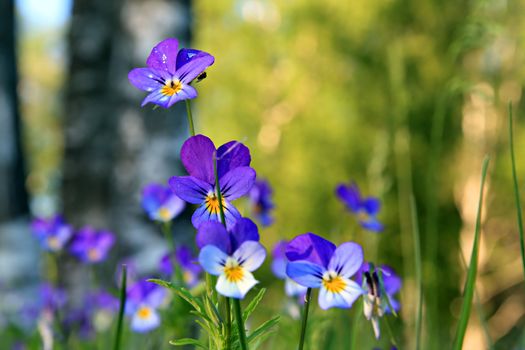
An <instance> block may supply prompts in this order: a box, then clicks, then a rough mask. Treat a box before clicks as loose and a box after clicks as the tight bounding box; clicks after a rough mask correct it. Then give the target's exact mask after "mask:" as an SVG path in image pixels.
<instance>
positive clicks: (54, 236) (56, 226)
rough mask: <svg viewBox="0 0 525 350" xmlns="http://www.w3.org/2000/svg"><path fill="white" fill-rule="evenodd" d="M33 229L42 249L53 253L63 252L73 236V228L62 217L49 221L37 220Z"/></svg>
mask: <svg viewBox="0 0 525 350" xmlns="http://www.w3.org/2000/svg"><path fill="white" fill-rule="evenodd" d="M31 228H32V230H33V234H34V235H35V237H36V238H37V239H38V241H39V242H40V245H41V246H42V248H43V249H45V250H48V251H51V252H58V251H60V250H62V249H63V248H64V246H65V245H66V244H67V242H68V241H69V239H70V238H71V236H72V235H73V228H72V227H71V225H68V224H66V223H65V221H64V218H63V217H62V216H61V215H55V216H53V217H50V218H48V219H42V218H36V219H34V220H33V222H32V223H31Z"/></svg>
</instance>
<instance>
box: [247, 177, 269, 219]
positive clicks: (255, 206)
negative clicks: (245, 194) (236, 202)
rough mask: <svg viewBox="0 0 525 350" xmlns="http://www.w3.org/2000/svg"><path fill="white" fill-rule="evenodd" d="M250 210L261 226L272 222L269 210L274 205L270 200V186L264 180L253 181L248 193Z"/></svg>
mask: <svg viewBox="0 0 525 350" xmlns="http://www.w3.org/2000/svg"><path fill="white" fill-rule="evenodd" d="M249 197H250V202H251V206H252V212H253V214H254V216H255V217H256V218H257V220H259V221H260V222H261V224H262V225H263V226H269V225H271V224H272V222H273V217H272V216H271V215H270V210H271V209H273V207H274V205H273V202H272V188H271V187H270V184H269V183H268V181H266V180H258V181H255V184H254V185H253V187H252V189H251V190H250V193H249Z"/></svg>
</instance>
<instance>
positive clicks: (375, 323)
mask: <svg viewBox="0 0 525 350" xmlns="http://www.w3.org/2000/svg"><path fill="white" fill-rule="evenodd" d="M372 327H373V328H374V335H375V336H376V339H379V336H380V335H381V331H380V329H379V319H378V318H377V317H372Z"/></svg>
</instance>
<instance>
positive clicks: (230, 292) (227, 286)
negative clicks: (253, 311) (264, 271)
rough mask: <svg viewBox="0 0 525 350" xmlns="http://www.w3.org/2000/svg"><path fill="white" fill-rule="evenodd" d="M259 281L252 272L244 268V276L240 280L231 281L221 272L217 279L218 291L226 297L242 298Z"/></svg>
mask: <svg viewBox="0 0 525 350" xmlns="http://www.w3.org/2000/svg"><path fill="white" fill-rule="evenodd" d="M257 283H259V281H257V280H256V279H255V278H253V275H252V274H251V272H249V271H247V270H245V269H244V270H243V278H242V280H240V281H238V282H230V281H228V279H227V278H226V276H225V275H224V274H221V275H220V276H219V278H218V280H217V286H216V289H217V292H219V293H220V294H221V295H224V296H226V297H230V298H235V299H242V298H244V296H245V295H246V293H248V291H249V290H250V289H252V287H253V286H255V285H256V284H257Z"/></svg>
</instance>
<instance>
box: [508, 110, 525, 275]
mask: <svg viewBox="0 0 525 350" xmlns="http://www.w3.org/2000/svg"><path fill="white" fill-rule="evenodd" d="M513 134H514V133H513V132H512V103H509V138H510V158H511V161H512V178H513V181H514V196H515V197H516V211H517V215H518V231H519V234H520V249H521V262H522V264H523V275H524V276H525V243H524V239H523V218H522V216H521V202H520V190H519V187H518V175H517V174H516V158H515V156H514V135H513Z"/></svg>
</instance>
